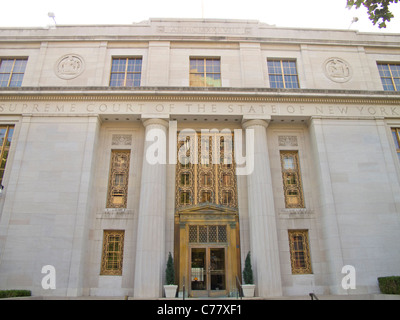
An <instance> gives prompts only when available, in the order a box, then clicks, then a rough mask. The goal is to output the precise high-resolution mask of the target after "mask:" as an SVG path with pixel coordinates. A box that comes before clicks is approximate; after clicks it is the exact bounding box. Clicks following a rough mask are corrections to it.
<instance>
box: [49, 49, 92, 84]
mask: <svg viewBox="0 0 400 320" xmlns="http://www.w3.org/2000/svg"><path fill="white" fill-rule="evenodd" d="M84 68H85V65H84V60H83V58H82V57H80V56H78V55H77V54H67V55H65V56H63V57H61V58H60V59H59V60H58V61H57V63H56V65H55V73H56V75H57V76H58V77H59V78H61V79H66V80H69V79H73V78H76V77H78V76H79V75H80V74H82V72H83V70H84Z"/></svg>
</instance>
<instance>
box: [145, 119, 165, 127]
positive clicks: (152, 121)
mask: <svg viewBox="0 0 400 320" xmlns="http://www.w3.org/2000/svg"><path fill="white" fill-rule="evenodd" d="M142 123H143V125H144V127H145V128H146V127H147V126H149V125H160V126H163V127H165V128H168V127H169V122H168V120H166V119H162V118H142Z"/></svg>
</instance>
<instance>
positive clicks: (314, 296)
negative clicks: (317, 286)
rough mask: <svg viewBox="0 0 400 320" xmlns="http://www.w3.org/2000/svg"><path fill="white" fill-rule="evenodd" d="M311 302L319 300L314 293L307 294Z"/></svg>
mask: <svg viewBox="0 0 400 320" xmlns="http://www.w3.org/2000/svg"><path fill="white" fill-rule="evenodd" d="M309 295H310V297H311V300H319V299H318V297H317V296H316V295H315V293H313V292H311V293H309Z"/></svg>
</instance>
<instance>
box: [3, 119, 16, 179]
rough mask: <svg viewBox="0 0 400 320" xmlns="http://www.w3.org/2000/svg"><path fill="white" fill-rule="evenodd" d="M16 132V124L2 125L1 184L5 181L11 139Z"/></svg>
mask: <svg viewBox="0 0 400 320" xmlns="http://www.w3.org/2000/svg"><path fill="white" fill-rule="evenodd" d="M13 133H14V126H0V161H1V165H0V184H1V183H2V181H3V176H4V171H5V169H6V163H7V157H8V153H9V151H10V147H11V139H12V136H13Z"/></svg>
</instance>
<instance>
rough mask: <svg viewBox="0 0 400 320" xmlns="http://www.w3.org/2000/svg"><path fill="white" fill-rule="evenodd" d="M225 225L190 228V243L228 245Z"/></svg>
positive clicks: (194, 226) (193, 226)
mask: <svg viewBox="0 0 400 320" xmlns="http://www.w3.org/2000/svg"><path fill="white" fill-rule="evenodd" d="M226 242H228V237H227V232H226V226H225V225H209V226H199V225H192V226H189V243H226Z"/></svg>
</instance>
